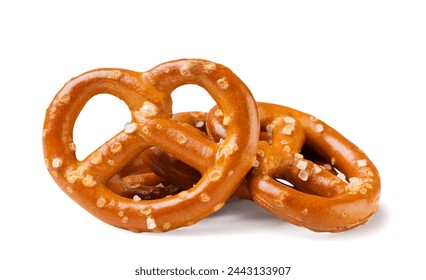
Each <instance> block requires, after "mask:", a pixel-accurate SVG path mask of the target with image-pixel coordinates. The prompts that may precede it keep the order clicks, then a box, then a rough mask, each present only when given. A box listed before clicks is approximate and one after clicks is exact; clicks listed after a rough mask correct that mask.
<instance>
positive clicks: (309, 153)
mask: <svg viewBox="0 0 426 280" xmlns="http://www.w3.org/2000/svg"><path fill="white" fill-rule="evenodd" d="M301 154H302V155H303V157H304V158H305V159H307V160H309V161H311V162H313V163H315V164H317V165H319V166H322V167H324V168H325V169H326V170H327V171H329V172H330V173H332V174H334V175H335V176H336V177H339V178H340V179H342V180H343V181H344V182H346V183H348V181H347V178H346V175H345V174H344V173H343V172H342V171H340V170H339V169H338V168H337V167H336V166H335V165H334V163H333V162H332V160H330V159H326V158H325V157H323V156H322V155H320V154H319V153H318V152H316V151H315V150H313V149H311V148H310V147H308V146H306V145H305V146H303V147H302V151H301Z"/></svg>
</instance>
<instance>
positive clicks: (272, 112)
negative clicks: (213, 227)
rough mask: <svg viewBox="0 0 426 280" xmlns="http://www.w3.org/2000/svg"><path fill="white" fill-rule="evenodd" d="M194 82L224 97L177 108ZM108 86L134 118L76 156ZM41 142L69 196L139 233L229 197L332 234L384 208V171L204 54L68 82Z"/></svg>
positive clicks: (191, 218)
mask: <svg viewBox="0 0 426 280" xmlns="http://www.w3.org/2000/svg"><path fill="white" fill-rule="evenodd" d="M186 84H195V85H199V86H201V87H203V88H204V89H205V90H206V91H207V92H208V93H209V94H210V95H211V96H212V98H213V99H214V100H215V101H216V103H217V105H216V106H215V107H214V108H212V109H211V110H210V111H209V112H187V113H179V114H173V112H172V98H171V94H172V92H173V91H174V90H175V89H176V88H178V87H180V86H182V85H186ZM100 93H109V94H112V95H114V96H116V97H118V98H120V99H121V100H123V101H124V102H125V103H126V105H127V106H128V108H129V110H130V111H131V114H132V119H131V121H130V122H128V123H126V124H125V125H124V128H123V130H122V131H118V133H117V134H116V135H115V136H113V137H112V138H111V139H109V140H108V141H107V142H105V143H104V144H103V145H102V146H100V147H99V148H98V149H97V150H95V151H94V152H92V153H91V154H90V155H89V156H87V157H86V158H85V159H83V160H78V159H77V158H76V147H75V145H74V142H73V128H74V124H75V122H76V119H77V117H78V115H79V113H80V111H81V110H82V109H83V107H84V106H85V104H86V103H87V101H89V100H90V99H91V98H92V97H94V96H95V95H97V94H100ZM43 150H44V157H45V163H46V166H47V168H48V170H49V172H50V174H51V176H52V178H53V179H54V180H55V181H56V183H57V184H58V186H59V187H60V188H61V189H62V190H63V191H64V192H65V193H66V194H67V195H68V196H70V197H71V198H72V199H73V200H74V201H76V202H77V203H78V204H79V205H81V206H82V207H83V208H85V209H86V210H87V211H88V212H90V213H91V214H93V215H94V216H96V217H97V218H99V219H100V220H102V221H104V222H106V223H108V224H111V225H113V226H116V227H119V228H123V229H127V230H131V231H135V232H146V231H153V232H163V231H169V230H173V229H176V228H179V227H182V226H190V225H193V224H194V223H196V222H198V221H200V220H201V219H203V218H205V217H207V216H209V215H211V214H213V213H215V212H217V211H219V210H220V209H221V208H222V207H223V206H224V204H225V203H226V202H227V200H228V199H230V198H237V199H250V200H253V201H254V202H255V203H256V204H258V205H259V206H260V207H262V208H264V209H265V210H266V211H268V212H270V213H272V214H273V215H275V216H276V217H278V218H280V219H282V220H284V221H286V222H289V223H292V224H295V225H298V226H302V227H305V228H308V229H310V230H313V231H325V232H340V231H345V230H348V229H351V228H354V227H356V226H358V225H361V224H364V223H366V222H367V220H368V219H369V218H370V217H371V215H373V214H374V213H375V212H376V211H377V209H378V202H379V196H380V178H379V174H378V171H377V169H376V167H375V166H374V164H373V163H372V162H371V161H370V159H369V158H368V157H367V156H366V155H365V153H364V152H363V151H362V150H360V149H359V148H358V147H357V146H355V145H354V144H353V143H351V142H350V141H349V140H347V139H346V138H345V137H344V136H342V135H341V134H340V133H339V132H337V131H336V130H334V129H333V128H331V127H330V126H328V125H327V124H326V123H324V122H322V121H321V120H319V119H317V118H315V117H314V116H312V115H309V114H306V113H303V112H300V111H297V110H295V109H291V108H288V107H285V106H280V105H275V104H267V103H260V102H256V101H255V100H254V98H253V96H252V94H251V92H250V90H249V89H248V88H247V86H246V85H245V84H244V83H243V81H241V80H240V79H239V78H238V77H237V76H236V75H235V74H234V73H233V72H232V71H231V70H230V69H228V68H227V67H225V66H223V65H220V64H216V63H213V62H210V61H206V60H201V59H182V60H176V61H170V62H166V63H163V64H160V65H158V66H156V67H154V68H152V69H151V70H149V71H146V72H134V71H129V70H124V69H96V70H93V71H89V72H86V73H84V74H82V75H80V76H78V77H76V78H73V79H71V80H70V81H69V82H68V83H66V84H65V85H64V87H63V88H62V89H61V90H60V91H59V92H58V93H57V95H56V96H55V97H54V99H53V101H52V103H51V104H50V106H49V108H48V109H47V112H46V118H45V122H44V129H43Z"/></svg>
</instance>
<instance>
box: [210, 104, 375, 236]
mask: <svg viewBox="0 0 426 280" xmlns="http://www.w3.org/2000/svg"><path fill="white" fill-rule="evenodd" d="M258 108H259V116H260V122H261V131H262V132H261V137H263V140H261V141H260V142H259V146H258V151H257V161H256V163H255V168H254V169H253V170H252V171H251V172H250V174H249V175H248V183H249V187H250V191H251V194H252V196H253V200H254V201H255V202H256V203H257V204H259V205H260V206H262V207H263V208H264V209H266V210H267V211H269V212H270V213H272V214H274V215H276V216H277V217H279V218H281V219H283V220H285V221H288V222H290V223H293V224H295V225H298V226H302V227H306V228H308V229H311V230H313V231H328V232H340V231H345V230H348V229H351V228H354V227H356V226H358V225H361V224H364V223H366V222H367V220H368V219H369V218H370V217H371V215H373V214H374V213H375V212H376V211H377V209H378V201H379V196H380V177H379V174H378V171H377V169H376V167H375V166H374V164H373V163H372V162H371V161H370V159H369V158H368V157H367V156H366V155H365V153H364V152H363V151H361V150H360V149H359V148H358V147H356V146H355V145H354V144H353V143H351V142H350V141H349V140H348V139H346V138H345V137H344V136H342V135H341V134H340V133H339V132H337V131H336V130H334V129H333V128H331V127H330V126H328V125H327V124H326V123H324V122H322V121H321V120H318V119H317V118H315V117H314V116H311V115H309V114H305V113H303V112H300V111H297V110H294V109H291V108H288V107H284V106H279V105H273V104H267V103H258ZM222 115H223V113H222V112H221V110H220V109H219V108H214V109H212V111H211V112H210V113H209V118H208V122H207V130H208V132H209V134H210V135H211V136H212V137H213V139H218V138H221V137H224V136H225V135H226V132H227V131H226V130H225V128H224V126H223V122H224V118H223V117H222ZM268 141H269V142H268ZM302 149H303V150H306V149H308V150H309V152H308V153H307V155H308V158H304V156H303V155H302V153H303V151H302ZM309 158H311V159H312V160H310V159H309ZM324 160H325V161H326V162H328V164H325V165H324V166H323V165H320V164H318V162H321V161H324ZM336 169H337V171H336ZM275 179H284V180H286V181H288V182H290V183H291V184H292V186H291V185H290V184H283V183H280V182H278V181H277V180H275Z"/></svg>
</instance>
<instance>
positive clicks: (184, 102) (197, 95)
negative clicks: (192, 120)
mask: <svg viewBox="0 0 426 280" xmlns="http://www.w3.org/2000/svg"><path fill="white" fill-rule="evenodd" d="M172 97H173V112H174V113H180V112H196V111H202V112H208V111H209V110H210V109H211V108H212V107H213V106H214V105H216V102H215V101H214V99H213V98H212V97H211V96H210V94H209V93H208V92H207V91H206V90H205V89H204V88H202V87H200V86H198V85H183V86H180V87H178V88H176V89H175V90H174V91H173V94H172Z"/></svg>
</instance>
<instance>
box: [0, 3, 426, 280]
mask: <svg viewBox="0 0 426 280" xmlns="http://www.w3.org/2000/svg"><path fill="white" fill-rule="evenodd" d="M425 14H426V8H425V5H424V3H422V1H350V2H348V1H222V0H215V1H182V0H181V1H75V0H74V1H68V2H66V1H50V2H49V1H42V0H39V1H2V2H1V4H0V71H1V73H0V77H1V78H0V81H1V94H0V98H1V103H0V104H1V110H0V114H1V118H0V119H1V129H2V137H1V138H0V141H1V145H0V147H1V162H2V163H3V165H2V166H3V167H2V172H1V173H2V181H1V182H2V183H1V186H2V187H1V201H0V207H1V208H0V215H1V216H0V217H1V223H2V229H1V231H0V232H1V235H0V236H1V238H0V256H1V258H2V260H3V261H2V265H1V268H0V278H1V279H41V278H44V279H53V278H52V277H55V278H59V279H101V278H102V279H160V277H151V278H149V277H141V276H135V275H134V270H135V269H136V268H139V267H141V266H142V267H146V268H149V267H163V268H173V267H180V268H187V267H190V266H193V267H196V268H218V269H220V270H224V271H225V272H227V267H228V266H292V270H291V271H290V274H289V275H288V276H286V277H271V279H286V278H288V279H309V278H308V277H315V279H373V277H380V279H386V278H387V277H391V276H396V277H395V278H393V279H402V277H404V279H420V278H422V277H421V276H423V277H424V276H425V274H426V272H425V268H424V265H423V264H424V262H423V261H422V258H423V257H424V251H425V249H426V248H425V247H426V246H425V241H424V237H425V234H426V231H425V229H424V213H425V207H424V205H425V203H424V199H425V196H426V191H425V189H426V188H425V187H426V186H425V181H424V172H425V170H426V168H425V164H424V159H425V156H426V153H425V140H426V139H425V136H424V135H425V134H424V132H423V130H424V127H425V120H426V113H425V110H424V105H425V102H424V99H423V100H421V99H420V98H421V97H422V95H424V94H425V93H426V79H425V77H426V51H425V50H426V17H425ZM188 57H194V58H203V59H208V60H212V61H215V62H218V63H222V64H224V65H226V66H228V67H229V68H231V69H232V70H233V71H234V72H235V73H236V74H237V75H238V76H239V77H240V78H241V79H242V80H243V81H244V82H245V83H246V84H247V86H248V87H249V88H250V89H251V91H252V93H253V95H254V97H255V98H256V99H257V100H259V101H267V102H273V103H278V104H283V105H287V106H290V107H293V108H296V109H299V110H302V111H305V112H309V113H311V114H313V115H316V116H317V117H318V118H320V119H322V120H324V121H325V122H327V123H328V124H330V125H331V126H333V127H334V128H336V129H337V130H339V131H340V132H341V133H342V134H344V135H345V136H346V137H347V138H349V139H350V140H352V141H353V142H354V143H356V144H357V145H358V146H359V147H361V148H362V149H363V150H364V151H365V152H366V153H367V154H368V155H369V157H370V158H371V159H372V160H373V162H374V163H375V164H376V166H377V167H378V169H379V171H380V175H381V178H382V196H381V201H380V210H379V212H378V213H377V214H376V215H375V216H373V217H372V219H371V220H370V222H369V223H368V225H366V226H362V227H360V228H357V229H354V230H351V231H349V232H345V233H340V234H328V233H322V234H321V233H314V232H310V231H308V230H306V229H302V228H298V227H295V226H293V225H290V224H287V223H285V222H282V221H280V220H278V219H276V218H275V217H273V216H271V215H269V214H267V213H265V212H264V211H263V210H261V209H260V208H259V207H257V205H255V204H253V203H250V202H232V203H230V204H228V205H227V206H225V207H224V208H223V209H222V211H220V212H219V213H217V214H215V215H213V216H211V217H209V218H207V219H205V220H203V221H201V222H200V223H198V224H196V225H194V226H191V227H187V228H182V229H178V230H175V231H172V232H168V233H164V234H152V233H142V234H135V233H131V232H127V231H124V230H120V229H116V228H113V227H111V226H109V225H107V224H104V223H103V222H101V221H99V220H97V219H95V218H93V217H92V216H91V215H90V214H88V213H87V212H86V211H84V210H83V209H82V208H80V207H79V206H78V205H77V204H76V203H74V202H73V201H72V200H71V199H69V198H68V197H67V196H66V195H65V194H64V193H62V191H61V190H60V189H59V188H58V187H57V186H56V185H55V183H54V182H53V180H52V179H51V178H50V176H49V174H48V172H47V171H46V168H45V167H44V161H43V154H42V148H41V131H42V125H43V120H44V113H45V109H46V108H47V107H48V105H49V103H50V102H51V100H52V99H53V97H54V95H55V94H56V92H57V91H58V90H59V89H60V88H61V87H62V85H63V84H64V83H66V82H67V81H68V80H69V79H70V78H71V77H74V76H76V75H79V74H81V73H83V72H85V71H88V70H91V69H94V68H100V67H117V68H127V69H132V70H137V71H145V70H148V69H150V68H152V67H153V66H155V65H157V64H159V63H162V62H165V61H169V60H173V59H178V58H188ZM173 96H174V98H175V100H176V102H175V107H174V108H175V111H183V110H208V109H209V107H210V106H212V105H213V102H212V100H211V99H210V97H208V95H207V94H206V93H205V92H204V91H203V90H201V89H200V88H197V87H195V86H194V87H190V86H185V87H182V88H179V89H178V90H177V93H176V94H174V95H173ZM108 97H109V98H108ZM129 116H130V113H129V112H128V111H127V109H126V106H125V105H124V103H122V102H121V101H119V100H117V99H115V98H112V97H110V96H107V97H99V98H95V99H93V100H91V101H90V102H89V104H88V105H87V107H86V108H85V109H84V111H83V113H82V115H81V119H79V121H78V123H77V126H76V139H75V142H76V143H77V149H78V153H79V155H80V156H81V157H83V156H84V155H85V154H87V153H89V152H90V151H92V150H93V149H94V148H96V147H97V146H98V145H100V144H102V143H103V142H104V141H106V140H107V139H109V138H110V137H111V136H112V135H113V134H115V133H116V132H117V131H119V130H120V129H122V128H123V125H124V123H125V122H126V121H128V119H129ZM221 277H222V278H225V279H243V278H245V279H267V277H265V276H263V277H261V276H258V277H253V276H252V277H250V278H246V277H241V276H240V277H237V276H233V277H231V276H226V275H225V274H224V275H222V276H221ZM398 277H399V278H398ZM205 278H209V277H205ZM167 279H172V278H171V277H169V278H167ZM173 279H174V278H173ZM176 279H189V278H188V277H176ZM191 279H192V278H191ZM193 279H199V278H197V277H193ZM211 279H213V277H211Z"/></svg>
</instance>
